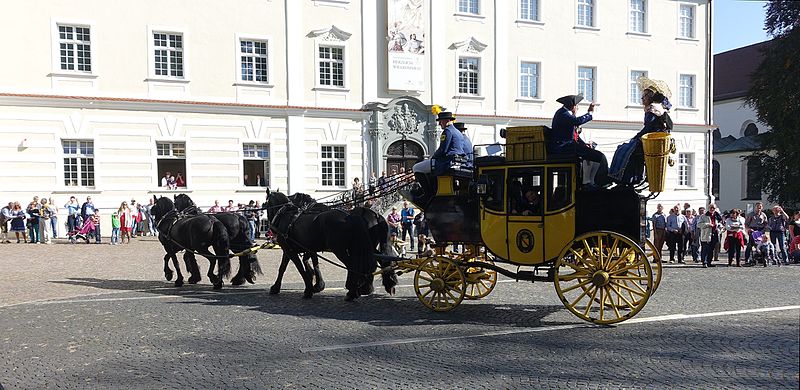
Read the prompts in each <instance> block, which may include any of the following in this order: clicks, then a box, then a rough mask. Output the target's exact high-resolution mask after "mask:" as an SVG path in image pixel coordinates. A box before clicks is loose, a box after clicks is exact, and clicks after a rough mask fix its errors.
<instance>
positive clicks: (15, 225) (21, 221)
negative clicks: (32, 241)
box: [11, 202, 28, 244]
mask: <svg viewBox="0 0 800 390" xmlns="http://www.w3.org/2000/svg"><path fill="white" fill-rule="evenodd" d="M26 219H27V216H26V215H25V210H23V209H22V205H20V204H19V202H14V206H13V207H12V208H11V231H12V232H14V235H15V236H16V237H17V244H19V243H20V240H19V234H20V233H22V240H23V241H24V242H25V243H27V242H28V234H27V233H26V230H25V229H26V226H25V222H26Z"/></svg>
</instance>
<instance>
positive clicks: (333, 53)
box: [319, 46, 344, 87]
mask: <svg viewBox="0 0 800 390" xmlns="http://www.w3.org/2000/svg"><path fill="white" fill-rule="evenodd" d="M319 85H323V86H333V87H344V48H342V47H335V46H320V47H319Z"/></svg>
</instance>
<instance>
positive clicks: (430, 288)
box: [414, 256, 466, 312]
mask: <svg viewBox="0 0 800 390" xmlns="http://www.w3.org/2000/svg"><path fill="white" fill-rule="evenodd" d="M465 284H466V280H465V278H464V271H463V270H461V268H460V267H458V265H456V263H455V262H453V261H452V260H450V259H448V258H446V257H443V256H436V257H429V258H427V259H426V260H425V261H423V262H422V263H421V264H420V265H419V267H417V272H416V273H415V274H414V291H415V292H416V293H417V298H418V299H419V300H420V302H422V304H423V305H425V306H427V307H428V308H429V309H431V310H433V311H440V312H441V311H450V310H453V309H454V308H455V307H456V306H458V305H459V304H460V303H461V301H463V300H464V295H465V291H464V286H465Z"/></svg>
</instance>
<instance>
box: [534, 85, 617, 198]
mask: <svg viewBox="0 0 800 390" xmlns="http://www.w3.org/2000/svg"><path fill="white" fill-rule="evenodd" d="M581 100H583V96H580V95H567V96H563V97H560V98H558V99H556V101H557V102H559V103H561V104H562V105H563V106H562V107H561V108H559V109H558V110H557V111H556V113H555V115H553V123H552V128H553V130H552V135H551V137H550V142H549V144H548V146H547V149H548V151H549V152H551V153H556V154H570V155H576V156H578V157H581V158H583V159H584V160H586V161H592V162H595V163H597V164H598V165H597V172H596V173H594V175H593V177H592V178H591V180H590V182H589V184H587V185H586V186H587V187H588V188H589V189H593V188H596V187H603V186H605V185H607V184H608V160H606V155H605V154H603V152H601V151H599V150H596V149H595V148H594V146H595V145H594V144H587V143H586V142H584V141H583V140H582V139H581V138H580V136H579V135H578V132H577V129H578V127H579V126H581V125H583V124H584V123H587V122H589V121H591V120H592V113H593V112H594V103H590V104H589V108H588V109H587V112H586V114H584V115H581V116H577V114H578V103H580V102H581Z"/></svg>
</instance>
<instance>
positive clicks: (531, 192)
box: [506, 167, 545, 264]
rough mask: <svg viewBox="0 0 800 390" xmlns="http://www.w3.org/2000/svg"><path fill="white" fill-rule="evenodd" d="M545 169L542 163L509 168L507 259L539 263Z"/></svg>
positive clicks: (523, 262)
mask: <svg viewBox="0 0 800 390" xmlns="http://www.w3.org/2000/svg"><path fill="white" fill-rule="evenodd" d="M543 185H544V170H543V169H542V168H541V167H529V168H514V169H509V170H508V180H507V188H506V190H507V194H508V196H507V197H506V198H507V208H508V216H507V219H508V223H507V224H508V239H507V241H508V255H509V257H508V259H509V260H511V261H513V262H515V263H522V264H538V263H541V262H542V261H543V255H544V247H545V245H544V243H545V241H544V198H543V195H544V189H543V188H542V187H543Z"/></svg>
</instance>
